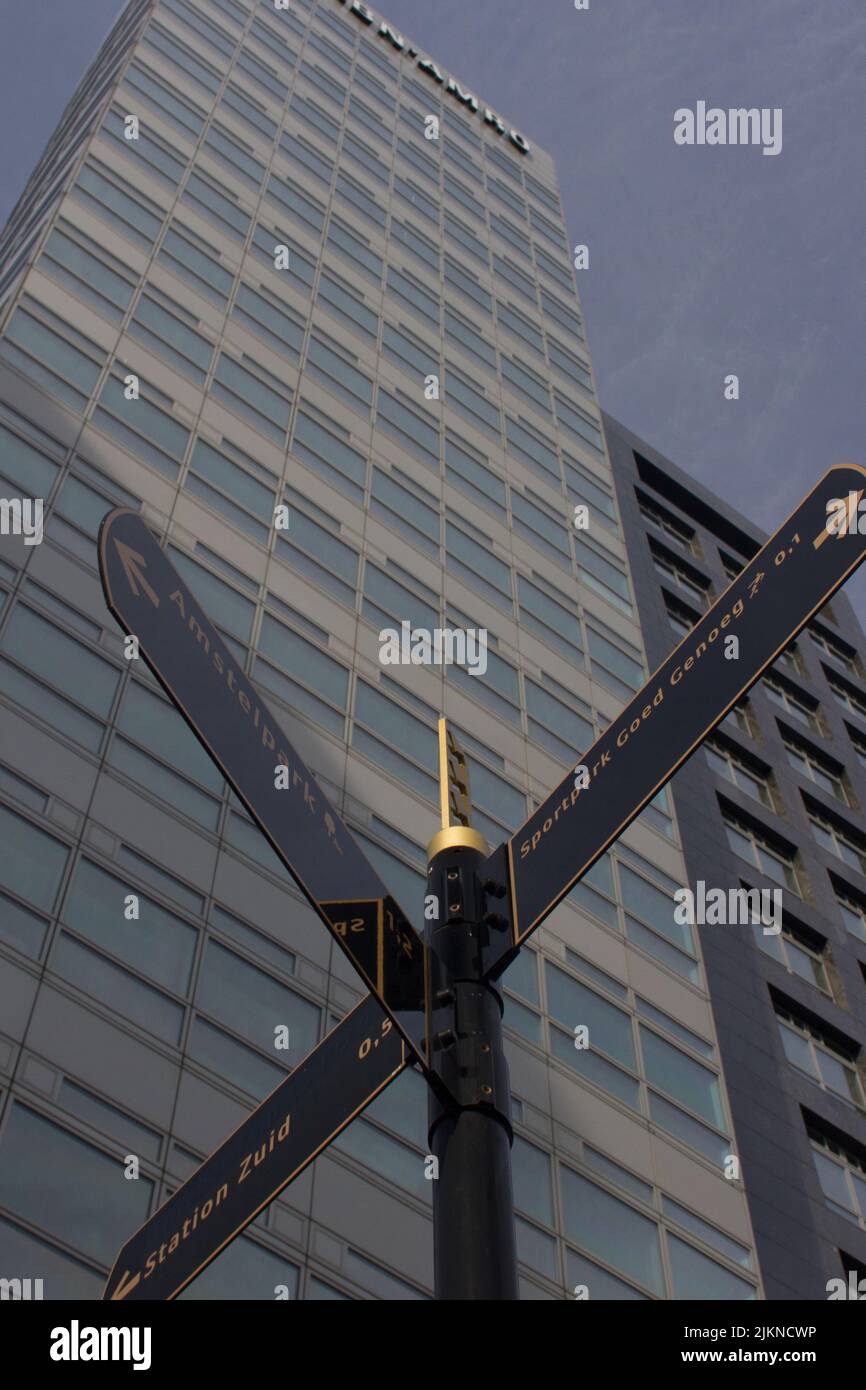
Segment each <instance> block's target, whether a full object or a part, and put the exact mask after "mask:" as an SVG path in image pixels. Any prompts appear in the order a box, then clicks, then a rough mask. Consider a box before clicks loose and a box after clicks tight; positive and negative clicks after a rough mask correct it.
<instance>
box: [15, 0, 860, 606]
mask: <svg viewBox="0 0 866 1390" xmlns="http://www.w3.org/2000/svg"><path fill="white" fill-rule="evenodd" d="M333 3H334V8H335V10H336V9H338V8H339V6H338V4H337V0H333ZM121 9H122V3H121V0H75V2H74V3H73V4H68V5H58V4H57V0H27V3H26V5H25V4H21V3H20V0H0V32H2V33H3V35H4V50H3V56H2V57H0V130H2V131H3V132H5V133H4V136H3V137H2V138H0V222H2V221H4V220H5V218H6V215H7V214H8V212H9V210H10V208H11V206H12V204H13V203H14V201H15V199H16V197H17V196H18V194H19V192H20V191H21V188H22V186H23V184H24V182H25V179H26V177H27V175H28V173H29V172H30V170H31V169H32V167H33V165H34V163H35V162H36V159H37V158H38V156H39V154H40V153H41V151H42V148H43V146H44V144H45V142H46V140H47V138H48V136H49V135H50V133H51V130H52V129H53V127H54V125H55V124H56V121H57V119H58V117H59V115H60V113H61V111H62V109H63V107H64V105H65V103H66V101H67V100H68V99H69V96H70V95H71V94H72V91H73V89H74V86H75V84H76V82H77V80H78V78H79V76H80V75H81V74H82V73H83V71H84V69H85V67H86V66H87V63H88V62H89V61H90V59H91V58H92V56H93V54H94V52H95V50H96V48H97V46H98V44H99V42H100V41H101V40H102V38H103V37H104V35H105V33H106V31H107V29H108V27H109V25H110V23H111V21H112V20H113V19H114V17H115V16H116V15H117V14H118V13H119V12H120V10H121ZM377 12H379V11H377ZM381 13H382V14H383V16H384V17H385V18H387V19H388V20H389V21H390V22H391V23H392V24H393V25H394V26H395V27H397V28H399V29H400V30H401V31H402V32H403V33H404V34H405V36H406V37H407V38H409V39H411V40H414V41H415V43H416V46H418V47H419V48H422V49H424V50H425V51H427V52H429V54H430V55H431V56H432V57H433V58H434V59H436V60H437V61H438V62H439V63H440V65H441V66H442V67H444V68H446V69H447V70H448V71H449V72H450V73H452V74H453V75H454V76H455V77H457V78H459V79H462V81H463V83H464V85H466V86H468V87H470V88H471V89H472V90H473V91H474V92H475V93H476V94H477V95H478V96H479V97H480V98H481V99H483V100H485V101H487V102H489V103H490V104H491V105H492V106H494V107H495V108H496V109H497V110H498V112H499V113H500V114H501V115H502V116H503V117H506V118H508V119H509V120H510V121H511V122H512V124H513V125H514V126H516V127H517V128H518V129H519V130H521V131H522V132H523V134H524V135H525V136H526V137H527V138H528V139H529V140H530V141H531V142H532V141H535V142H537V143H538V144H539V145H540V146H542V147H543V148H544V149H546V150H547V151H548V152H549V153H550V154H551V155H552V156H553V158H554V160H555V162H556V165H557V169H558V173H559V180H560V187H561V192H562V200H563V206H564V209H565V215H566V222H567V226H568V230H569V235H570V239H571V243H572V245H574V244H575V243H585V244H586V245H587V246H588V247H589V261H590V264H589V268H588V269H586V270H581V271H579V272H578V275H577V280H578V289H579V291H580V295H581V301H582V305H583V311H584V317H585V319H586V328H587V339H588V342H589V346H590V351H591V353H592V358H593V366H594V368H595V373H596V381H597V385H598V390H599V396H600V399H601V404H602V406H603V408H604V409H605V410H606V411H608V412H609V413H610V414H612V415H615V416H617V417H618V418H619V419H620V420H621V421H622V422H623V423H624V424H625V425H627V426H628V427H629V428H630V429H632V430H633V431H634V432H635V433H636V434H638V435H640V436H642V437H643V438H644V439H645V440H646V441H647V442H648V443H649V444H651V445H652V446H653V447H655V448H656V449H658V450H659V451H660V452H661V453H663V454H666V455H667V456H668V457H669V458H670V459H671V460H673V462H674V463H676V464H678V465H679V466H680V467H682V468H684V469H686V471H687V472H689V473H691V474H692V475H693V476H694V477H695V478H697V479H699V480H700V481H701V482H702V483H704V484H705V485H706V486H707V487H709V488H711V489H713V491H715V492H716V493H718V494H719V495H720V496H722V497H724V498H725V499H726V500H728V501H729V502H730V503H731V504H732V505H734V506H735V507H736V508H737V509H738V510H740V511H741V512H744V513H745V514H746V515H748V516H750V517H751V518H752V519H753V520H754V521H755V522H756V523H757V524H758V525H760V526H762V527H764V528H765V529H767V530H773V529H775V527H776V525H777V524H778V523H779V522H780V521H781V520H782V519H783V518H784V517H785V516H787V515H788V513H789V512H790V511H791V510H792V509H793V508H794V506H795V505H796V503H797V502H798V501H799V499H800V497H801V496H802V495H803V494H804V493H805V492H806V491H807V490H808V489H809V487H810V486H811V485H812V484H813V483H814V482H815V481H816V480H817V478H818V477H819V476H820V474H821V473H822V472H823V471H824V469H825V468H827V467H829V466H830V465H831V464H833V463H839V462H842V461H844V460H849V461H854V462H857V463H862V464H866V390H864V361H866V331H864V327H866V324H864V318H866V314H864V305H866V236H864V227H866V139H864V130H866V81H864V73H866V4H864V3H863V0H760V3H755V0H700V3H698V2H697V0H589V8H588V9H586V10H576V9H575V6H574V0H532V3H526V0H471V4H470V3H468V0H435V3H433V0H387V4H386V5H385V6H384V7H383V9H382V11H381ZM698 101H704V102H706V103H707V105H708V106H710V107H713V106H715V107H721V108H723V109H728V108H732V107H758V108H764V107H766V108H770V109H775V108H781V110H782V148H781V151H780V152H779V153H778V154H776V155H764V154H763V153H762V150H761V148H760V147H757V146H709V145H704V146H697V145H695V146H685V145H677V144H676V143H675V142H674V138H673V136H674V112H675V111H676V110H677V109H679V108H682V107H691V108H692V109H694V108H695V106H696V103H697V102H698ZM730 374H735V375H736V376H737V377H738V378H739V390H740V398H739V400H736V401H732V400H726V399H725V395H724V383H725V378H726V377H727V376H728V375H730ZM864 568H866V567H864ZM861 576H862V571H861V575H858V576H857V577H855V579H854V580H853V581H851V582H850V583H849V584H848V586H847V588H846V593H847V595H848V597H849V598H851V599H852V601H853V602H854V603H855V607H856V609H857V612H858V616H859V617H860V619H861V622H864V623H866V576H862V577H861Z"/></svg>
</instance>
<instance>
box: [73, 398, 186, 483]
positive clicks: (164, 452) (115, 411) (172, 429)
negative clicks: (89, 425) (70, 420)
mask: <svg viewBox="0 0 866 1390" xmlns="http://www.w3.org/2000/svg"><path fill="white" fill-rule="evenodd" d="M139 381H140V396H139V399H138V400H126V396H125V389H124V384H122V381H121V379H120V378H118V377H115V375H110V377H108V378H107V381H106V385H104V386H103V391H101V395H100V398H99V404H97V407H96V410H95V413H93V423H95V424H96V425H99V428H101V430H106V431H107V432H108V434H111V435H114V436H115V438H117V439H120V441H121V443H122V445H124V446H125V448H126V449H131V450H132V453H136V455H139V457H142V459H145V460H146V461H147V463H150V464H153V467H154V468H157V470H158V471H160V473H164V474H167V475H168V477H171V478H175V477H177V474H178V470H179V460H181V459H182V457H183V453H185V452H186V443H188V441H189V430H186V428H185V427H183V425H181V424H178V421H177V420H172V418H171V416H170V414H168V413H167V411H165V410H164V409H161V404H160V406H157V404H156V400H157V399H158V400H160V402H161V403H163V404H167V406H168V407H170V409H171V407H172V406H174V402H171V400H168V398H167V396H164V395H163V392H161V391H158V389H157V388H156V386H150V385H149V384H147V382H145V379H143V378H139Z"/></svg>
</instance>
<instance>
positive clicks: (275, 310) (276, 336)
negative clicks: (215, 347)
mask: <svg viewBox="0 0 866 1390" xmlns="http://www.w3.org/2000/svg"><path fill="white" fill-rule="evenodd" d="M232 318H234V319H237V320H238V322H239V323H242V324H243V325H244V327H245V328H247V329H249V331H250V332H251V333H255V335H256V337H258V338H261V340H262V342H264V343H266V344H267V346H268V347H269V348H270V349H271V350H272V351H274V352H277V353H279V354H280V356H282V357H286V358H288V359H289V361H291V362H297V361H298V360H299V359H300V354H301V347H302V345H303V341H304V331H305V326H306V325H305V323H304V320H303V318H302V317H301V315H300V314H298V313H296V312H295V310H294V309H292V308H290V306H289V305H288V304H285V303H283V302H282V301H281V300H279V299H278V298H277V296H276V295H274V294H272V293H271V292H270V290H268V288H267V286H265V285H260V286H259V287H258V289H253V288H252V286H251V285H248V284H245V283H244V282H243V281H241V283H240V285H239V286H238V292H237V295H236V297H235V303H234V308H233V309H232Z"/></svg>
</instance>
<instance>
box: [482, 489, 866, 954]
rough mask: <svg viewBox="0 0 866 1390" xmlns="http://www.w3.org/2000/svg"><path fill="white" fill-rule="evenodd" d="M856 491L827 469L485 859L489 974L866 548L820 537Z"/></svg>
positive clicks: (852, 536)
mask: <svg viewBox="0 0 866 1390" xmlns="http://www.w3.org/2000/svg"><path fill="white" fill-rule="evenodd" d="M864 486H866V469H863V468H860V467H858V466H857V465H855V464H841V465H839V466H838V467H836V468H831V469H828V471H827V472H826V473H825V474H824V477H823V478H822V479H821V481H820V483H818V485H817V486H816V487H815V488H814V489H813V490H812V492H810V493H809V495H808V496H807V497H806V498H805V499H804V500H803V501H802V502H801V503H800V505H799V507H798V508H797V510H796V511H795V512H794V513H793V514H792V515H791V516H790V517H789V518H788V520H787V521H786V522H785V523H784V524H783V525H782V526H781V527H780V528H779V530H778V531H777V532H776V534H775V535H774V536H772V537H771V539H770V540H768V541H767V543H766V545H765V546H764V547H763V548H762V549H761V550H760V551H759V553H758V554H757V555H756V556H755V558H754V559H753V560H752V561H751V563H750V564H748V565H747V566H746V568H745V569H744V570H743V571H742V572H741V573H740V574H739V575H738V576H737V578H736V579H735V580H734V581H733V583H732V584H731V585H730V587H729V588H727V589H726V590H725V592H724V593H723V594H722V596H721V598H720V599H718V600H717V602H716V603H714V604H713V606H712V608H711V609H710V610H709V612H708V613H706V614H705V616H704V617H703V618H702V619H701V620H700V622H699V623H697V624H696V626H695V627H694V628H693V629H692V631H691V632H690V633H689V634H688V636H686V637H684V638H683V640H682V641H681V642H680V644H679V646H677V647H676V648H675V650H674V651H673V652H672V653H671V655H670V656H669V657H668V658H667V660H666V661H665V662H663V664H662V665H661V666H660V667H659V669H658V670H657V671H656V672H655V673H654V674H653V675H652V676H651V677H650V679H649V680H648V681H647V683H646V685H645V686H644V687H643V689H642V690H639V691H638V693H637V694H636V695H635V697H634V699H633V700H632V701H631V702H630V703H629V704H628V705H627V706H626V707H625V709H624V710H622V712H621V713H620V714H619V715H618V716H617V718H616V719H615V720H614V721H613V722H612V723H611V724H610V726H609V727H608V728H607V729H606V730H605V731H604V733H603V734H602V735H601V737H600V738H599V739H597V740H596V742H595V743H594V744H593V745H592V747H591V748H590V749H589V750H588V751H587V752H586V753H584V754H583V755H582V756H581V758H580V762H579V763H576V764H575V768H574V769H572V771H571V772H569V773H568V775H567V776H566V777H565V778H564V779H563V781H562V782H561V783H560V784H559V786H558V787H557V788H556V790H555V791H553V792H551V794H550V796H548V798H547V800H546V801H544V802H542V804H541V806H539V807H538V809H537V810H536V811H534V812H533V814H532V815H531V816H530V817H529V819H528V820H527V821H526V822H525V823H524V824H523V825H522V826H521V827H520V829H519V830H517V831H516V832H515V833H514V835H512V837H511V839H510V840H508V841H507V842H506V844H505V845H504V846H500V849H499V850H498V851H496V852H495V854H494V855H493V856H491V859H490V861H488V864H487V866H486V871H487V872H488V873H490V874H494V875H496V874H503V873H504V876H505V877H506V879H507V882H508V887H509V901H510V908H511V924H512V939H511V942H510V945H509V944H508V943H506V942H505V941H503V940H501V939H500V940H499V942H498V951H497V955H496V958H495V964H494V962H493V959H491V960H490V961H489V962H488V964H489V966H490V967H491V968H492V970H493V973H494V974H498V973H499V971H501V970H502V969H503V968H504V966H505V965H506V964H507V963H508V960H509V959H512V958H513V956H514V954H515V951H516V949H517V948H518V947H519V946H520V945H521V943H522V942H523V941H525V940H526V938H527V937H528V936H529V934H530V933H531V932H532V931H534V930H535V928H536V927H537V926H538V925H539V923H540V922H542V921H543V920H544V918H545V917H546V916H547V914H548V913H549V912H551V911H552V910H553V908H554V907H556V904H557V903H558V902H559V901H560V900H561V899H562V898H563V897H565V895H566V893H568V892H569V891H570V889H571V888H573V887H574V885H575V884H576V883H577V882H578V881H579V880H580V879H581V878H582V877H583V875H584V874H585V873H586V871H587V869H590V868H591V867H592V865H593V864H594V863H595V861H596V859H598V858H599V856H600V855H602V854H603V853H604V851H605V850H606V849H607V848H608V847H609V846H610V845H611V844H612V843H613V841H614V840H615V839H617V837H618V836H619V835H621V834H622V832H623V830H625V828H626V826H628V825H629V824H630V823H631V821H633V820H634V818H635V817H636V816H637V815H639V814H640V812H641V811H642V810H643V808H644V807H645V806H646V805H647V803H648V802H649V801H651V800H652V798H653V797H654V796H655V795H656V793H657V792H658V791H659V790H660V788H661V787H663V786H664V784H665V783H666V782H667V781H669V779H670V778H671V777H672V776H673V774H674V773H675V772H676V770H677V768H678V767H680V766H681V765H682V764H683V763H684V762H685V761H686V759H687V758H688V757H689V755H690V754H691V753H693V752H694V750H695V749H696V748H697V747H698V746H699V745H700V744H701V743H702V742H703V740H704V739H705V738H706V737H707V735H708V734H709V733H711V732H712V730H713V729H714V728H715V727H716V725H717V724H718V723H719V722H720V721H721V720H722V719H724V717H725V715H726V714H727V713H728V712H729V710H731V709H732V708H733V706H734V705H735V704H736V703H737V701H738V700H739V699H741V698H742V696H743V695H745V693H746V691H747V690H749V688H750V687H751V686H753V685H754V684H755V682H756V681H757V680H758V679H759V678H760V677H761V675H762V674H763V673H764V671H766V669H767V667H768V666H770V665H772V663H773V662H774V661H775V659H776V657H777V656H778V655H779V653H780V652H781V651H783V650H784V648H785V647H786V646H787V645H788V643H789V642H790V641H791V640H792V638H794V637H795V636H796V635H797V633H798V632H799V631H800V629H801V628H802V627H804V626H805V624H806V623H807V622H808V621H809V619H810V618H811V617H812V616H813V614H814V613H816V612H817V610H818V609H819V608H820V607H821V605H822V604H824V603H826V602H827V600H828V599H829V598H830V596H831V595H832V594H833V593H835V591H836V589H838V588H839V586H840V584H843V583H844V581H845V580H846V579H847V578H848V576H849V575H850V574H851V573H852V571H853V570H855V569H856V568H857V566H858V565H859V564H860V562H861V561H862V560H863V558H864V554H866V538H864V537H863V536H860V535H858V534H856V532H854V533H848V534H844V535H843V534H831V533H830V532H829V531H828V529H827V520H828V515H830V514H832V511H831V512H829V513H828V505H829V503H830V502H832V500H833V499H835V498H844V497H845V496H846V495H847V494H849V493H854V494H855V495H857V494H862V492H863V490H864ZM731 639H735V643H734V642H732V641H731ZM577 769H583V770H584V771H583V774H582V775H578V773H577ZM581 783H584V785H583V786H581ZM587 783H588V785H587ZM503 857H504V859H505V867H504V869H503Z"/></svg>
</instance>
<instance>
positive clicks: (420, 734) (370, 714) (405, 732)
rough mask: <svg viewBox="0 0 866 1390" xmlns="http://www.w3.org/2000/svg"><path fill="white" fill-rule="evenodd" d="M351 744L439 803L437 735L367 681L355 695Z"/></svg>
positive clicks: (360, 685)
mask: <svg viewBox="0 0 866 1390" xmlns="http://www.w3.org/2000/svg"><path fill="white" fill-rule="evenodd" d="M352 745H353V747H355V748H357V749H358V751H359V752H360V753H362V754H363V755H364V756H365V757H366V758H368V759H369V761H370V762H372V763H373V764H374V765H376V766H377V767H380V768H382V769H383V770H384V771H385V772H390V773H391V775H392V776H394V777H396V778H397V779H398V780H399V781H401V782H406V783H408V784H409V786H411V787H414V789H415V791H417V792H418V793H419V794H420V795H421V796H423V797H424V799H425V800H427V801H430V802H433V803H434V804H435V802H436V801H437V787H436V782H435V779H434V778H433V777H432V776H431V775H430V772H429V770H428V769H431V768H433V767H435V765H436V757H437V744H436V735H435V734H434V733H433V732H432V730H430V729H428V728H427V726H426V725H425V724H422V723H421V721H420V720H419V719H416V718H415V716H414V715H413V714H410V713H409V711H408V710H406V709H404V708H403V706H402V705H398V704H397V703H396V702H395V701H394V700H390V699H388V698H387V696H385V695H383V694H382V693H381V692H380V691H379V690H376V689H375V687H373V686H372V685H369V684H368V683H367V682H366V681H363V680H359V681H358V685H357V690H356V694H355V719H354V724H353V729H352Z"/></svg>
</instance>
